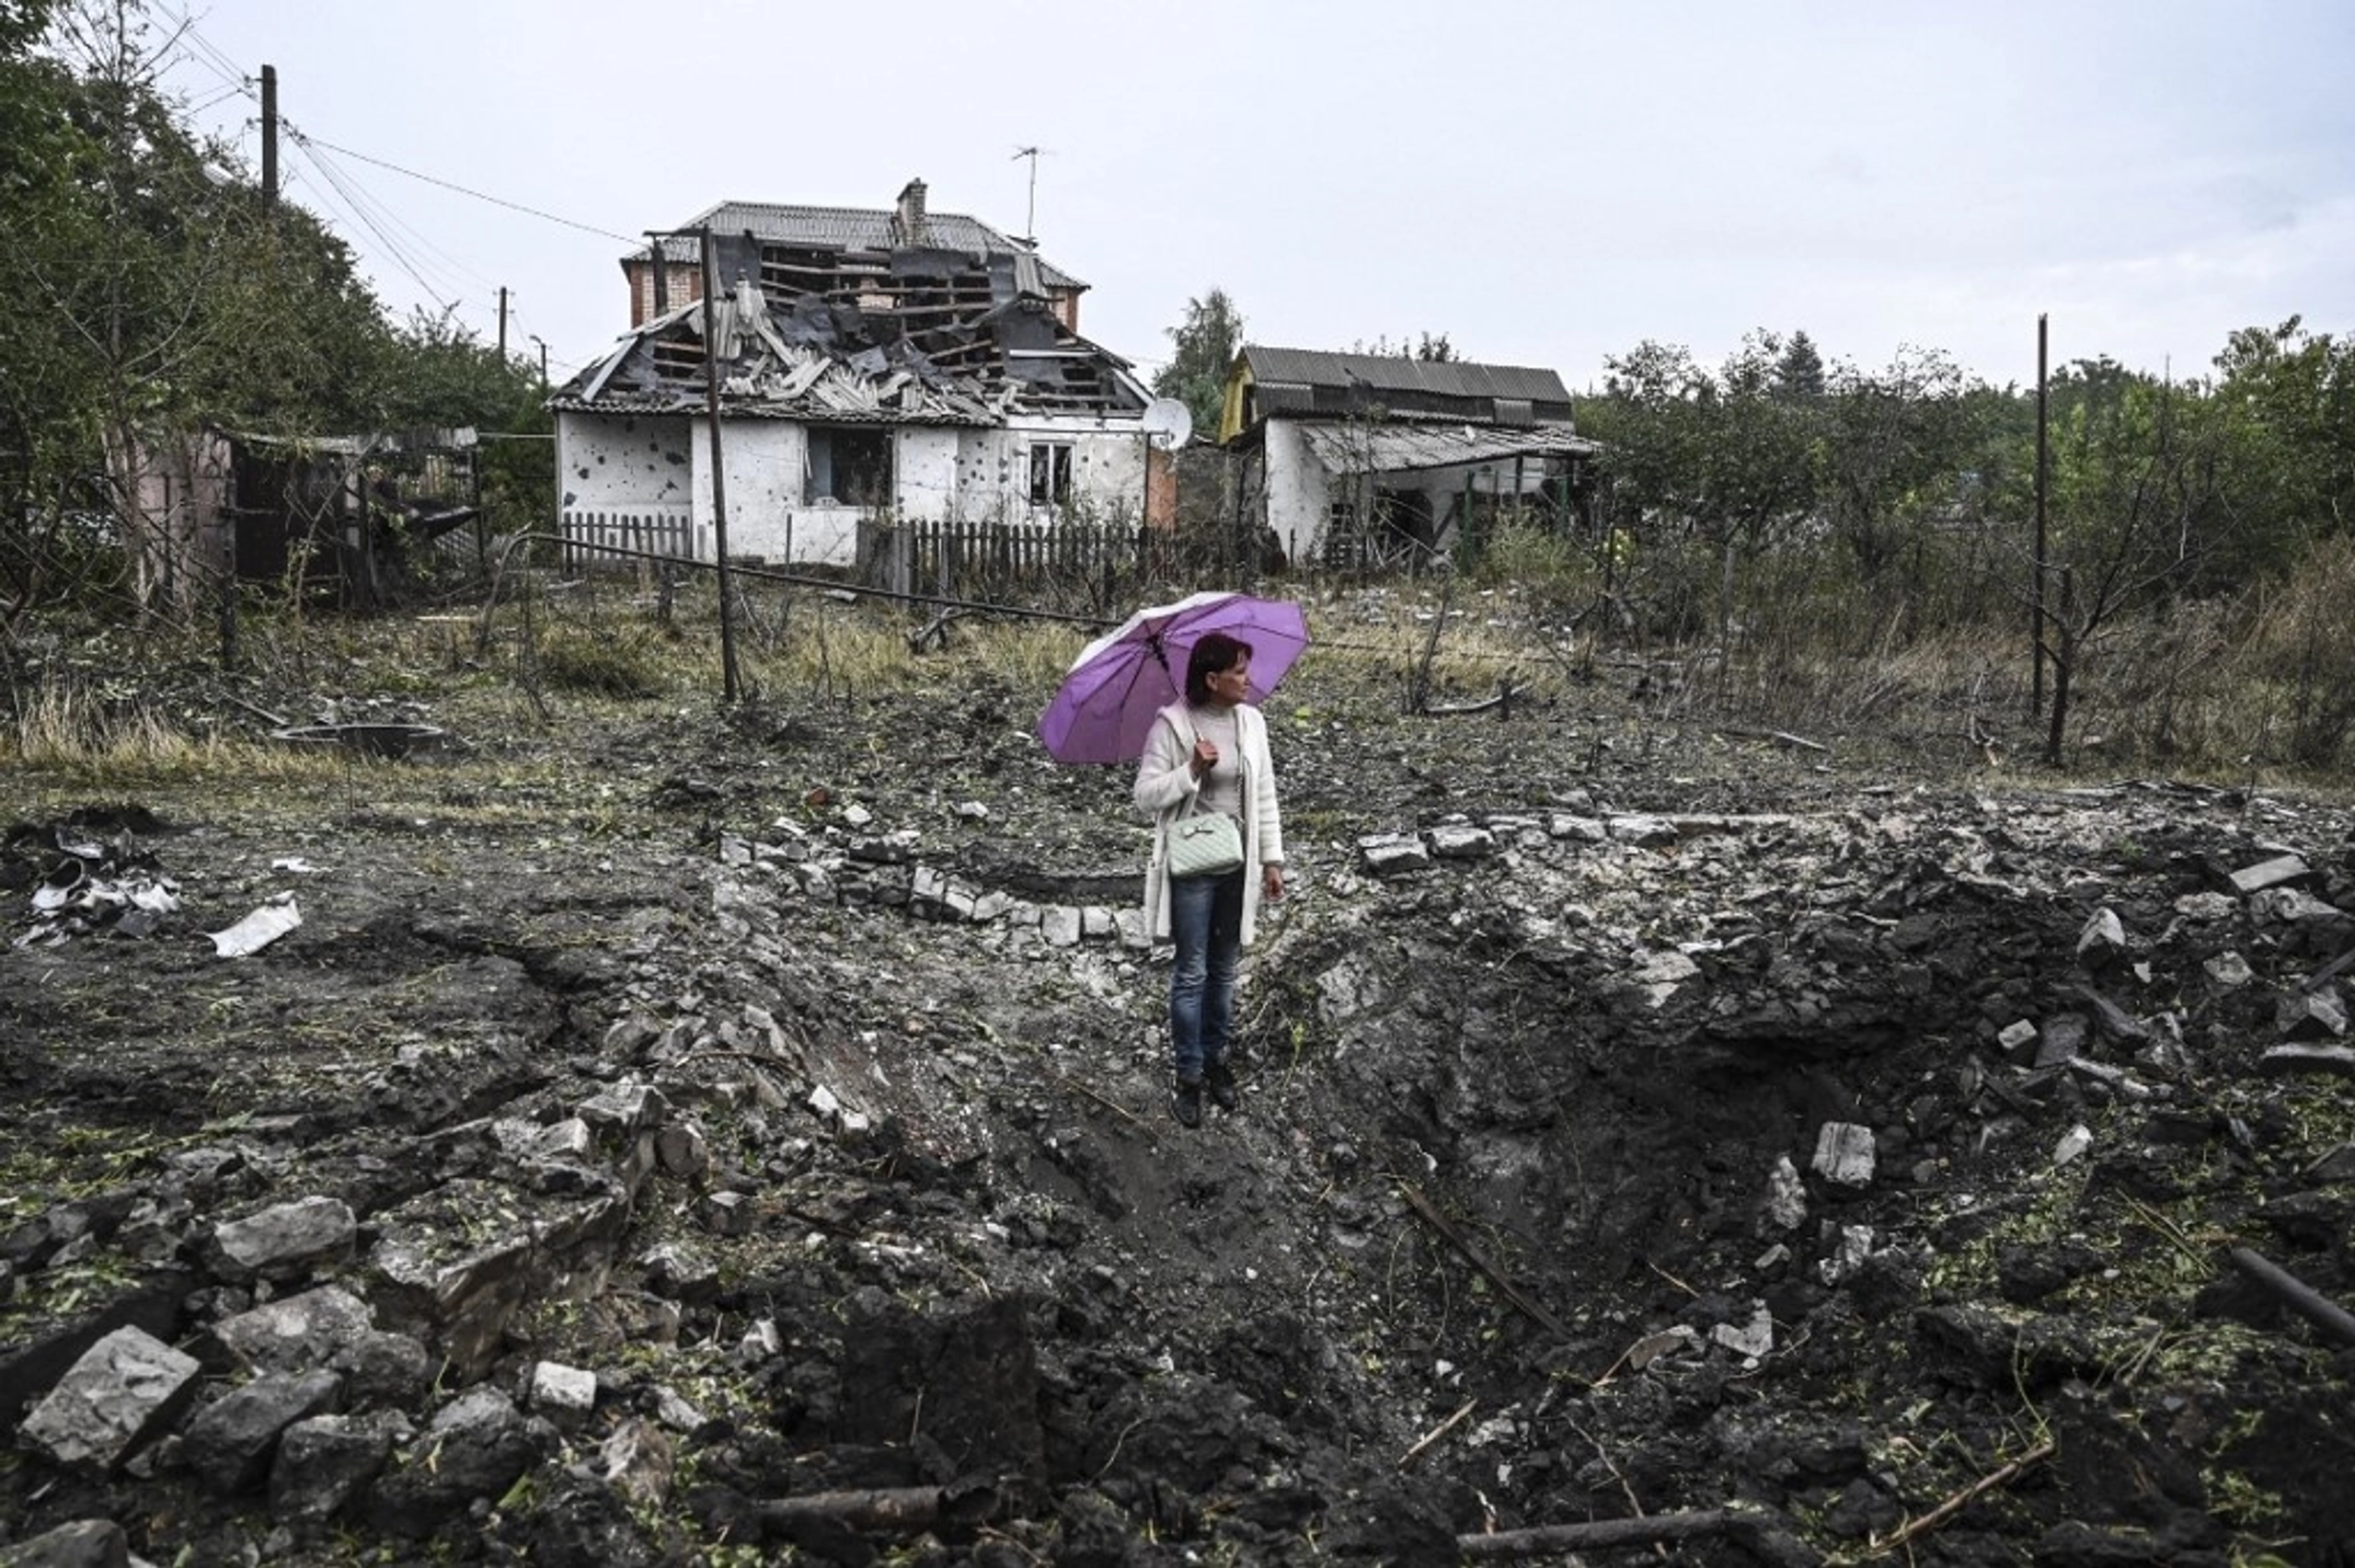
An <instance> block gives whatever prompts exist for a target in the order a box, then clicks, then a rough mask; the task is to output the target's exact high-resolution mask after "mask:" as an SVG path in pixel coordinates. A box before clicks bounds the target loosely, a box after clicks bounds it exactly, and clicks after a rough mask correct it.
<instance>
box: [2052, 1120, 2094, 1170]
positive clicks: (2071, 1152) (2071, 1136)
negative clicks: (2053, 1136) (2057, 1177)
mask: <svg viewBox="0 0 2355 1568" xmlns="http://www.w3.org/2000/svg"><path fill="white" fill-rule="evenodd" d="M2093 1146H2094V1133H2093V1128H2091V1127H2087V1126H2086V1125H2085V1123H2083V1122H2079V1123H2078V1124H2077V1125H2076V1126H2075V1127H2071V1128H2070V1129H2069V1130H2068V1131H2067V1132H2065V1133H2062V1135H2061V1141H2060V1142H2059V1143H2058V1144H2056V1145H2055V1146H2054V1147H2053V1150H2052V1163H2053V1164H2054V1165H2056V1166H2058V1165H2066V1164H2068V1163H2069V1162H2071V1161H2073V1160H2076V1159H2078V1158H2080V1157H2081V1156H2083V1155H2084V1153H2085V1150H2088V1149H2091V1148H2092V1147H2093Z"/></svg>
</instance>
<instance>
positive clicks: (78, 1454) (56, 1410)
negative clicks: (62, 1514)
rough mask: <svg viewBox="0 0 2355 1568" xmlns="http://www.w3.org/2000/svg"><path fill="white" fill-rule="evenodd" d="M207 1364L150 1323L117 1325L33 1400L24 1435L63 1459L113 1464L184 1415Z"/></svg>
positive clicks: (103, 1466)
mask: <svg viewBox="0 0 2355 1568" xmlns="http://www.w3.org/2000/svg"><path fill="white" fill-rule="evenodd" d="M201 1372H202V1368H201V1367H200V1366H198V1364H197V1361H196V1358H195V1357H194V1356H186V1355H183V1354H181V1353H180V1352H179V1351H177V1350H175V1349H173V1348H172V1347H171V1346H170V1345H166V1344H165V1343H164V1342H163V1341H162V1340H159V1339H157V1338H156V1337H155V1335H153V1334H151V1333H146V1332H145V1331H144V1330H142V1329H136V1328H120V1329H117V1330H115V1331H114V1333H110V1334H108V1335H107V1336H106V1337H105V1338H104V1339H101V1340H99V1341H98V1343H97V1344H96V1345H92V1346H91V1347H90V1348H89V1350H88V1351H87V1352H86V1354H85V1355H84V1356H82V1358H81V1359H80V1360H78V1361H76V1362H75V1363H74V1365H73V1367H72V1368H71V1369H70V1370H68V1371H67V1372H66V1374H65V1376H64V1377H63V1379H60V1380H59V1382H58V1384H57V1386H56V1387H55V1388H53V1389H52V1390H51V1391H50V1392H49V1396H48V1397H47V1398H45V1399H43V1400H42V1401H41V1402H40V1403H39V1404H37V1405H35V1406H34V1407H33V1411H32V1413H31V1414H30V1415H29V1416H27V1417H26V1418H25V1424H24V1427H23V1429H22V1430H23V1436H24V1438H25V1440H26V1441H27V1442H28V1443H29V1444H31V1445H32V1446H33V1447H35V1448H39V1449H40V1451H41V1452H43V1453H45V1454H47V1455H48V1456H49V1457H50V1458H51V1459H55V1460H56V1461H57V1462H58V1463H60V1464H63V1465H69V1466H73V1467H75V1468H80V1469H86V1470H94V1471H108V1470H112V1469H114V1468H115V1467H116V1466H117V1465H120V1464H121V1462H122V1461H123V1460H124V1459H126V1458H128V1457H129V1456H130V1455H131V1454H132V1452H133V1451H134V1450H135V1449H137V1448H139V1447H140V1446H141V1445H142V1444H144V1443H145V1442H147V1441H148V1440H149V1439H151V1438H153V1437H155V1436H159V1435H160V1434H161V1433H162V1431H163V1430H164V1429H165V1428H166V1427H167V1425H169V1424H170V1423H171V1422H173V1421H174V1420H176V1419H177V1418H178V1415H179V1413H180V1411H181V1410H182V1409H183V1408H184V1407H185V1406H186V1405H187V1404H188V1402H190V1400H192V1399H193V1398H194V1397H195V1395H196V1391H197V1389H198V1386H199V1385H198V1378H199V1376H200V1375H201Z"/></svg>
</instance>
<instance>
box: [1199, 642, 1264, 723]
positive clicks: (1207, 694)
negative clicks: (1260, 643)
mask: <svg viewBox="0 0 2355 1568" xmlns="http://www.w3.org/2000/svg"><path fill="white" fill-rule="evenodd" d="M1250 657H1251V645H1250V644H1249V643H1246V642H1245V641H1244V640H1243V639H1242V638H1241V637H1230V636H1228V635H1226V634H1225V633H1224V632H1212V633H1210V634H1209V635H1206V636H1204V637H1203V638H1202V640H1201V641H1200V642H1198V643H1196V644H1195V645H1194V651H1193V652H1192V653H1190V654H1189V655H1187V657H1186V700H1187V701H1188V702H1189V703H1192V704H1194V705H1195V706H1197V707H1200V705H1201V704H1204V703H1207V702H1209V701H1210V700H1211V677H1212V676H1213V675H1216V674H1217V673H1218V672H1219V671H1220V670H1232V669H1234V668H1235V665H1236V664H1237V663H1239V662H1241V661H1242V660H1244V659H1246V658H1250Z"/></svg>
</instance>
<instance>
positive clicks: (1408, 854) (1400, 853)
mask: <svg viewBox="0 0 2355 1568" xmlns="http://www.w3.org/2000/svg"><path fill="white" fill-rule="evenodd" d="M1358 860H1359V864H1361V865H1362V866H1363V867H1364V868H1365V871H1366V873H1367V875H1369V876H1400V875H1402V874H1404V873H1406V872H1409V871H1421V870H1424V869H1426V868H1427V867H1429V866H1430V863H1431V852H1430V846H1429V845H1428V844H1426V843H1424V841H1423V840H1422V836H1421V835H1420V834H1408V833H1373V834H1369V835H1367V836H1366V837H1364V838H1361V839H1360V840H1359V841H1358Z"/></svg>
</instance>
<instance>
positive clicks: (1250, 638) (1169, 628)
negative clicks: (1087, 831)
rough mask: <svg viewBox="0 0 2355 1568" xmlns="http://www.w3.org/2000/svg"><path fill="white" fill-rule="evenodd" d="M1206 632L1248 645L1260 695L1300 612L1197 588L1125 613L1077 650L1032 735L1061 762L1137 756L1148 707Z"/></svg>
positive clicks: (1288, 647)
mask: <svg viewBox="0 0 2355 1568" xmlns="http://www.w3.org/2000/svg"><path fill="white" fill-rule="evenodd" d="M1212 632H1224V633H1225V634H1226V635H1228V636H1230V637H1235V638H1236V639H1238V640H1240V641H1243V642H1246V643H1249V644H1250V645H1251V696H1250V700H1251V701H1252V702H1253V703H1255V704H1256V703H1263V702H1266V701H1267V700H1268V693H1269V692H1273V691H1274V690H1275V689H1276V682H1277V681H1281V680H1282V679H1283V678H1284V671H1286V670H1290V669H1291V668H1292V661H1293V660H1294V659H1296V658H1299V657H1300V650H1301V649H1303V648H1304V647H1307V646H1308V620H1307V617H1306V616H1304V615H1303V614H1302V613H1301V610H1300V606H1299V605H1297V604H1294V603H1292V601H1289V600H1282V599H1253V598H1250V597H1248V596H1247V595H1245V594H1240V593H1197V594H1194V595H1192V596H1191V597H1190V598H1187V599H1181V600H1179V601H1177V603H1175V604H1156V605H1155V606H1153V607H1152V608H1151V609H1149V610H1140V611H1138V612H1136V613H1135V614H1133V615H1132V616H1130V617H1129V618H1128V620H1127V621H1126V622H1125V623H1123V624H1121V626H1120V629H1119V630H1117V631H1112V632H1107V633H1106V634H1105V635H1102V636H1100V637H1098V638H1097V639H1096V640H1095V641H1094V642H1092V643H1090V644H1088V645H1087V646H1086V647H1085V648H1082V649H1081V650H1080V654H1079V657H1078V658H1076V659H1074V660H1073V661H1072V667H1071V673H1070V674H1069V675H1066V676H1064V677H1063V686H1062V689H1061V690H1059V691H1057V692H1055V700H1054V701H1053V702H1051V703H1049V704H1047V711H1046V712H1045V713H1044V714H1042V715H1040V719H1039V738H1040V739H1041V740H1043V741H1045V742H1046V743H1047V754H1048V755H1049V756H1051V757H1052V758H1054V759H1055V761H1059V762H1132V761H1136V759H1138V758H1139V757H1142V756H1143V755H1144V741H1145V737H1146V735H1147V734H1149V733H1150V732H1151V731H1152V728H1153V715H1155V714H1156V713H1158V712H1159V711H1160V710H1161V709H1162V708H1163V707H1164V706H1166V705H1167V704H1170V703H1173V702H1175V701H1177V698H1178V697H1179V696H1180V695H1181V694H1182V693H1183V692H1184V690H1185V686H1186V660H1187V659H1188V658H1189V657H1191V655H1192V653H1193V651H1194V645H1195V643H1197V642H1199V641H1200V640H1201V639H1202V638H1203V637H1205V636H1207V635H1210V634H1211V633H1212Z"/></svg>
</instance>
